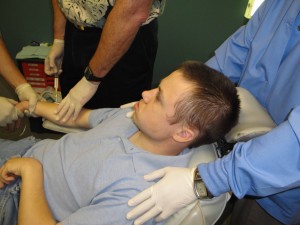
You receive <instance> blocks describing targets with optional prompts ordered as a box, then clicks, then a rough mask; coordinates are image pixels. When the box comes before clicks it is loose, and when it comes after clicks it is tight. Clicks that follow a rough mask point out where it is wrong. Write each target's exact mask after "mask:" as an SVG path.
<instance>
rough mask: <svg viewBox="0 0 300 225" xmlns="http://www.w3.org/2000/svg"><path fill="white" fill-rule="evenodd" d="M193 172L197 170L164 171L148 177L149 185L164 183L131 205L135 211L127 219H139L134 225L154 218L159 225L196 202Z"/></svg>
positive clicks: (163, 169) (137, 196)
mask: <svg viewBox="0 0 300 225" xmlns="http://www.w3.org/2000/svg"><path fill="white" fill-rule="evenodd" d="M194 171H195V168H179V167H165V168H162V169H159V170H156V171H154V172H152V173H150V174H147V175H145V177H144V178H145V179H146V180H147V181H153V180H155V179H158V178H162V179H161V180H160V181H158V182H157V183H156V184H154V185H152V186H151V187H149V188H148V189H146V190H144V191H143V192H141V193H139V194H138V195H136V196H135V197H133V198H132V199H130V200H129V201H128V205H129V206H136V207H135V208H134V209H132V210H131V211H130V212H129V213H128V214H127V219H129V220H131V219H134V218H136V217H138V218H137V219H136V220H135V222H134V224H135V225H140V224H143V223H145V222H147V221H148V220H149V219H151V218H154V217H155V220H156V221H157V222H160V221H162V220H164V219H166V218H168V217H169V216H171V215H172V214H174V213H175V212H177V211H178V210H179V209H181V208H183V207H185V206H187V205H189V204H190V203H192V202H193V201H195V200H196V199H197V197H196V195H195V193H194V187H193V182H194V181H193V180H194Z"/></svg>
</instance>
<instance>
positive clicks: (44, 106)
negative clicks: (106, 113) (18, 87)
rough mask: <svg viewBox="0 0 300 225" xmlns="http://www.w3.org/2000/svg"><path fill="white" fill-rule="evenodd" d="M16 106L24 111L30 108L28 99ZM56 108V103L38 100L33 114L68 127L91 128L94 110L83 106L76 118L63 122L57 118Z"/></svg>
mask: <svg viewBox="0 0 300 225" xmlns="http://www.w3.org/2000/svg"><path fill="white" fill-rule="evenodd" d="M16 107H17V108H18V109H20V110H21V111H23V112H24V111H25V110H28V102H27V101H23V102H20V103H18V104H17V105H16ZM56 108H57V104H56V103H51V102H38V103H37V105H36V107H35V110H34V112H33V114H35V115H37V116H39V117H43V118H45V119H47V120H49V121H51V122H53V123H55V124H58V125H62V126H66V127H73V128H84V129H88V128H91V127H90V124H89V116H90V112H91V111H92V110H89V109H84V108H83V109H82V110H81V112H80V113H79V116H78V117H77V119H76V120H72V119H69V120H68V121H66V122H62V121H59V120H57V118H58V117H57V115H56V114H54V111H55V110H56Z"/></svg>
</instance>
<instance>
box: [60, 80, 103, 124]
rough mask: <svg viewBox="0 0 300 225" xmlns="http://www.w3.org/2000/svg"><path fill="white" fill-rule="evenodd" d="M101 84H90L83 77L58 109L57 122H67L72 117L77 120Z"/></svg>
mask: <svg viewBox="0 0 300 225" xmlns="http://www.w3.org/2000/svg"><path fill="white" fill-rule="evenodd" d="M99 84H100V83H97V84H95V83H92V82H89V81H88V80H87V79H86V78H85V77H83V78H82V79H81V80H80V81H79V82H78V83H77V84H76V85H75V86H74V87H73V88H72V89H71V90H70V92H69V94H68V95H67V96H66V97H65V98H64V99H63V100H62V101H61V103H60V104H59V105H58V107H57V108H56V111H55V114H58V118H57V120H61V119H62V122H66V121H68V120H69V119H70V118H71V117H73V120H76V118H77V116H78V114H79V112H80V110H81V108H82V107H83V106H84V105H85V103H87V102H88V101H89V100H90V99H91V98H92V97H93V96H94V94H95V92H96V91H97V88H98V86H99Z"/></svg>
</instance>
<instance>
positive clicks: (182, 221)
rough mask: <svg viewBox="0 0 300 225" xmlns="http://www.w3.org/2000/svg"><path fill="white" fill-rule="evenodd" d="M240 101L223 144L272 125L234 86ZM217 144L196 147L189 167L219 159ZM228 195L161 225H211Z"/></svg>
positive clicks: (246, 94)
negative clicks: (236, 119) (235, 116)
mask: <svg viewBox="0 0 300 225" xmlns="http://www.w3.org/2000/svg"><path fill="white" fill-rule="evenodd" d="M237 90H238V95H239V97H240V100H241V112H240V115H239V122H238V124H237V125H236V126H235V127H234V128H233V129H232V130H231V131H230V132H229V133H228V134H227V135H226V136H225V142H226V143H230V144H232V145H231V146H233V145H234V143H236V142H240V141H247V140H250V139H251V138H254V137H257V136H259V135H263V134H265V133H267V132H268V131H270V130H271V129H273V128H274V127H275V126H276V125H275V123H274V122H273V120H272V119H271V118H270V116H269V115H268V113H267V111H266V110H265V109H264V108H263V107H262V106H261V105H260V103H259V102H258V101H257V100H256V99H255V98H254V97H253V96H252V95H251V93H250V92H248V91H247V90H246V89H244V88H240V87H237ZM43 126H44V128H46V129H50V130H54V131H58V132H64V133H69V132H79V131H81V130H79V129H70V128H65V127H61V126H57V125H55V124H53V123H51V122H50V121H47V120H46V121H44V123H43ZM223 155H224V153H222V152H220V146H219V144H218V143H213V144H209V145H203V146H200V147H198V148H197V150H196V151H195V153H194V155H193V157H192V159H191V161H190V162H189V167H191V168H192V167H196V166H197V165H198V164H199V163H206V162H211V161H214V160H216V159H217V158H218V157H222V156H223ZM230 197H231V194H230V193H225V194H222V195H220V196H218V197H214V198H212V199H207V200H198V201H195V202H194V203H192V204H190V205H189V206H187V207H185V208H183V209H181V210H180V211H179V212H177V213H175V214H174V215H172V216H171V217H170V218H169V219H168V220H167V221H166V223H165V225H213V224H215V223H216V222H217V221H218V219H219V218H220V217H221V215H222V213H223V211H224V209H225V206H226V204H227V201H228V200H229V199H230Z"/></svg>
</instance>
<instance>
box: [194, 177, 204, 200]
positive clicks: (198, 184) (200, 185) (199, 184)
mask: <svg viewBox="0 0 300 225" xmlns="http://www.w3.org/2000/svg"><path fill="white" fill-rule="evenodd" d="M195 185H196V189H197V191H198V193H199V195H200V197H206V196H207V192H206V187H205V185H204V183H203V182H202V181H201V182H196V183H195Z"/></svg>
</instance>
